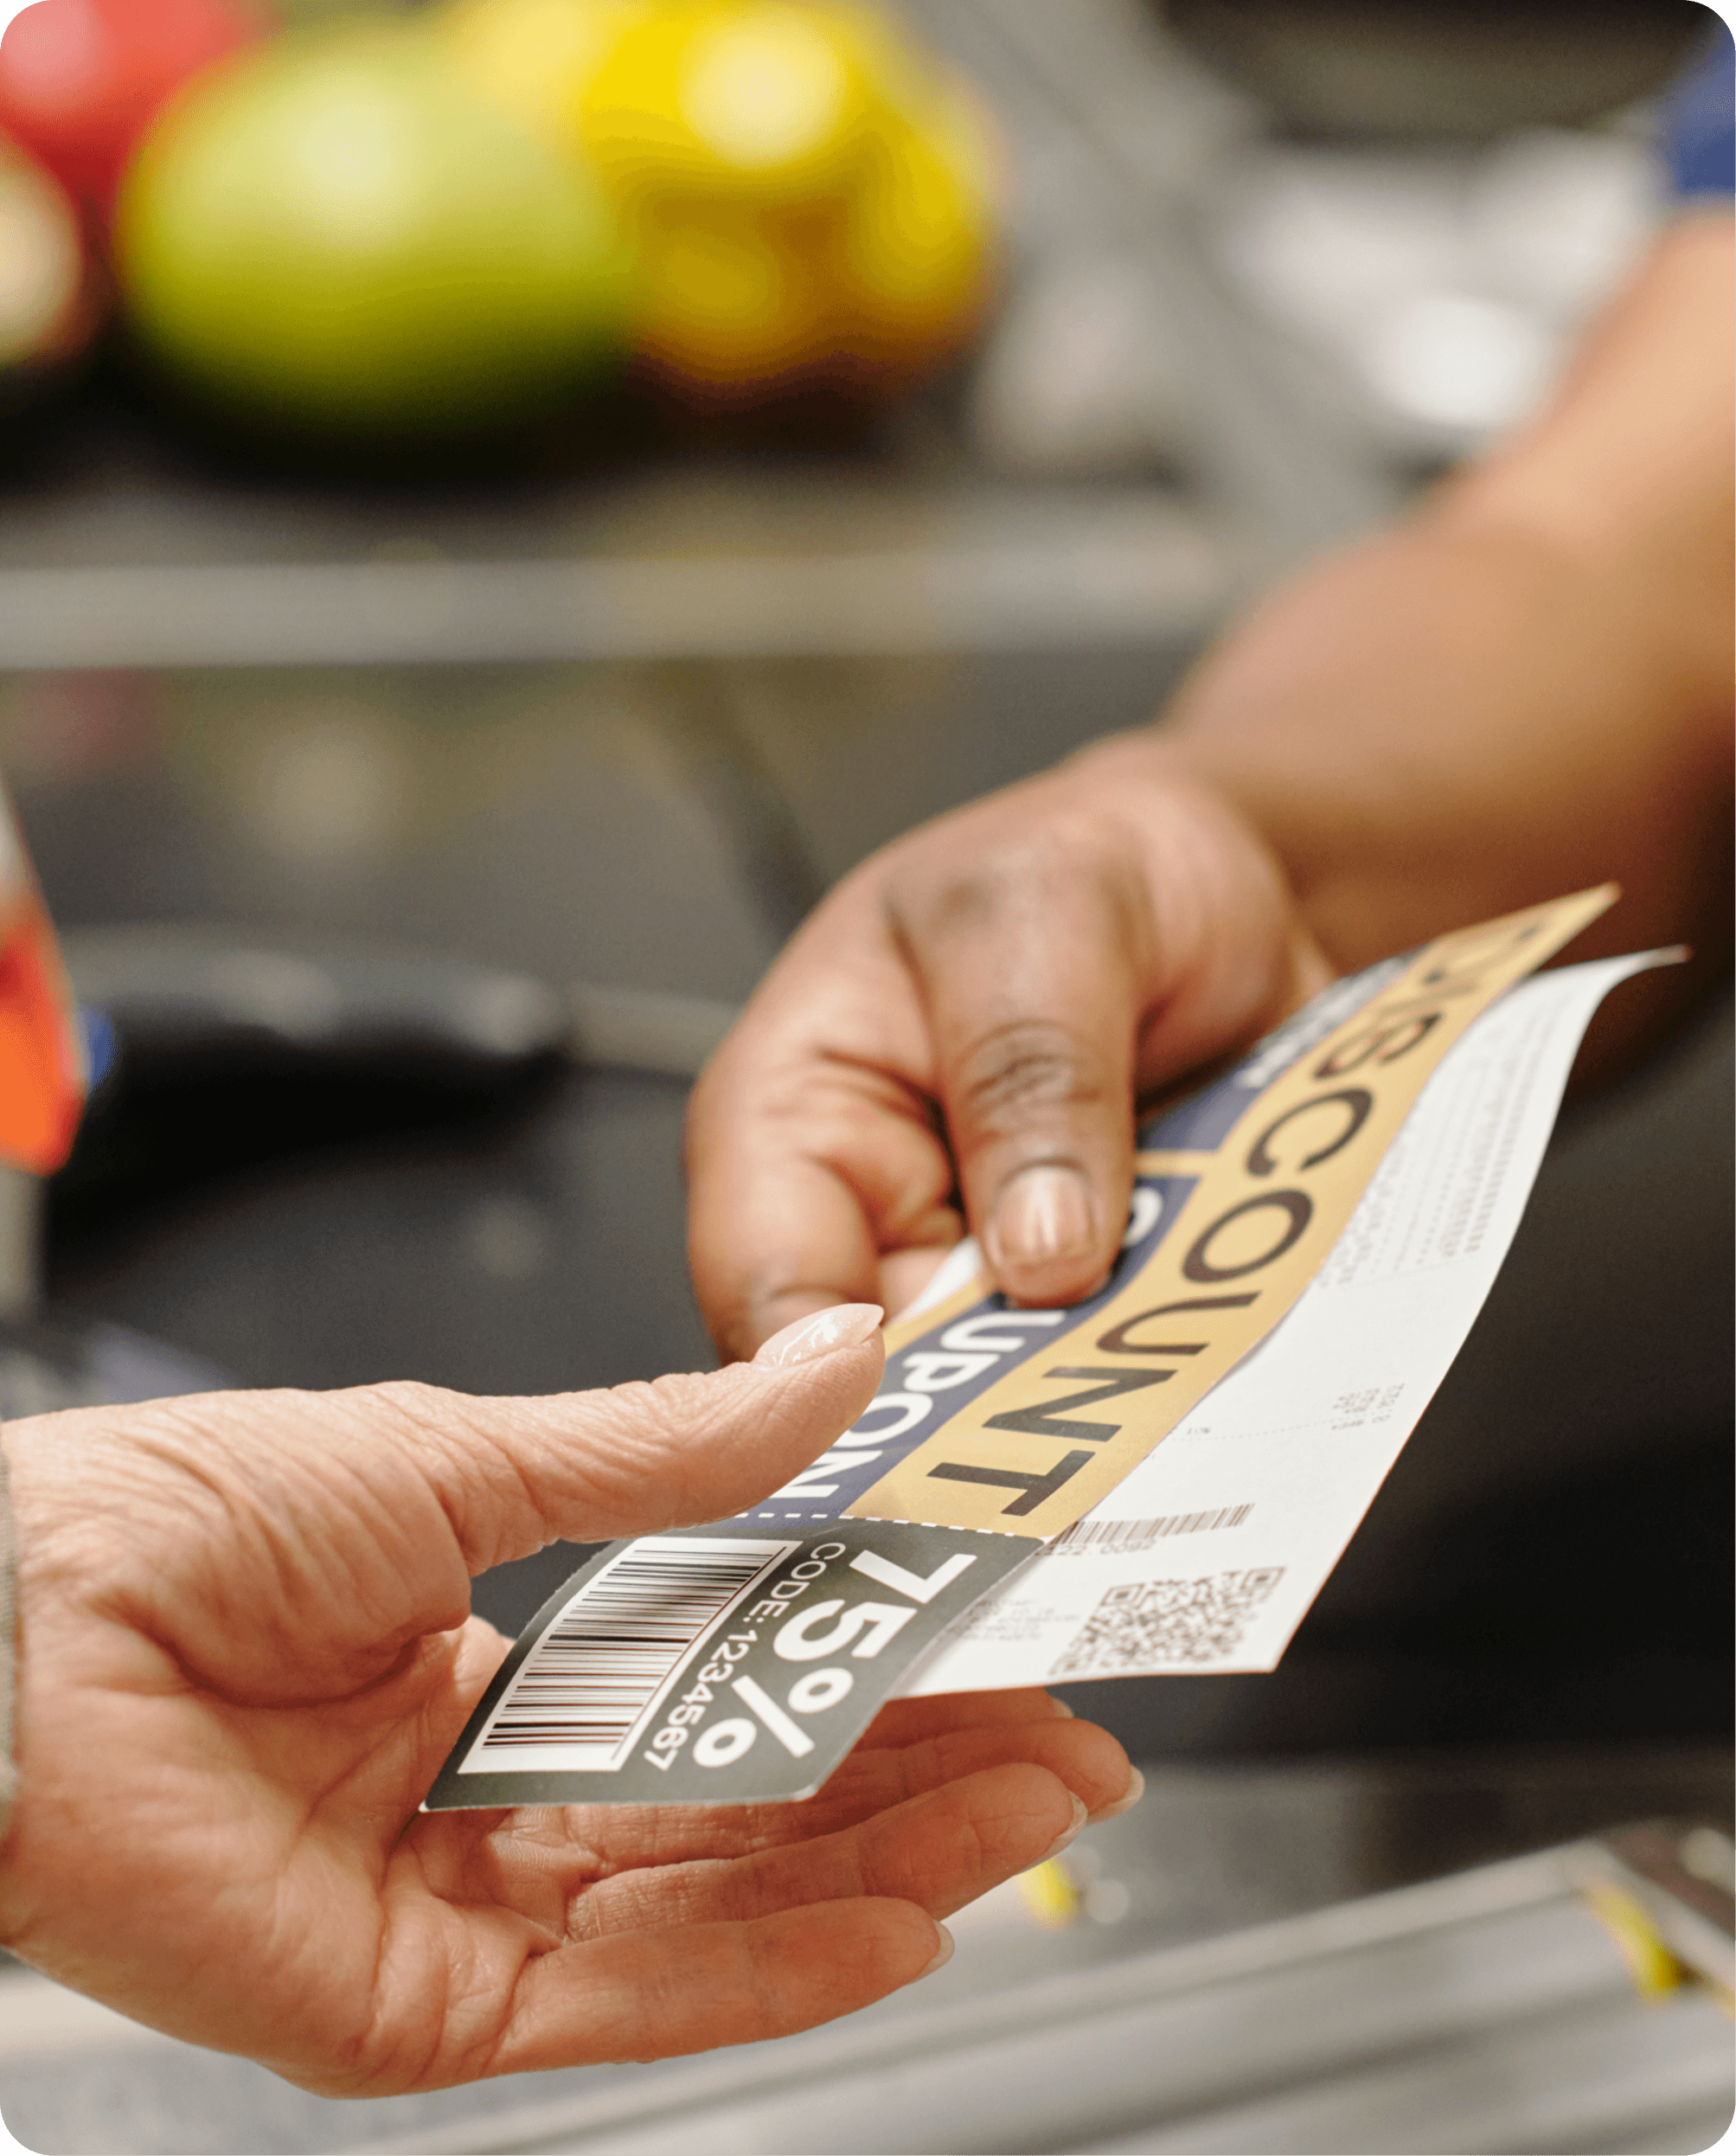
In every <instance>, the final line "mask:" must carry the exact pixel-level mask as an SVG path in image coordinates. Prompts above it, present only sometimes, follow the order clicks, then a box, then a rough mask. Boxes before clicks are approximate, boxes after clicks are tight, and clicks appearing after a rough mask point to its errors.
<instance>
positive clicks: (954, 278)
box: [439, 0, 1000, 402]
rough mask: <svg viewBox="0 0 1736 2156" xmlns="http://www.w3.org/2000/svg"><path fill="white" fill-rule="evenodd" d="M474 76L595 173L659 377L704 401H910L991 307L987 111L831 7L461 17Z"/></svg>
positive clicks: (680, 7) (587, 6)
mask: <svg viewBox="0 0 1736 2156" xmlns="http://www.w3.org/2000/svg"><path fill="white" fill-rule="evenodd" d="M439 22H440V29H441V32H442V34H443V35H445V38H446V39H447V40H448V41H449V43H450V45H451V48H452V51H453V52H454V54H455V55H457V56H458V58H459V59H460V61H462V63H463V64H464V67H465V70H466V74H467V79H469V80H474V81H475V82H476V83H477V87H480V88H482V89H484V91H485V92H486V93H488V94H489V95H490V96H492V97H495V98H496V99H499V100H500V101H501V102H502V103H503V105H505V106H509V108H510V109H512V110H513V111H515V112H517V113H518V114H520V115H521V116H522V118H523V119H525V120H527V121H528V122H529V123H530V124H531V125H535V126H536V127H538V128H540V129H541V130H542V131H544V132H547V133H548V134H549V135H550V137H551V138H554V139H556V140H559V141H561V143H562V144H564V145H565V147H566V148H567V151H568V153H569V154H578V155H583V156H586V157H589V158H590V159H592V160H593V161H594V164H595V165H596V167H597V169H598V170H599V171H600V172H601V174H602V175H603V176H604V179H605V182H606V183H607V184H608V185H609V187H610V189H612V192H613V194H614V196H615V197H616V199H617V201H618V202H619V203H620V205H621V207H622V209H623V211H624V213H625V215H626V216H627V217H628V219H629V220H630V221H631V224H632V225H633V227H634V228H635V229H636V231H637V233H638V234H640V237H641V241H642V245H643V247H644V256H645V260H646V264H647V276H646V280H645V293H644V305H643V308H642V311H641V314H640V317H639V319H638V323H637V349H638V350H639V352H640V354H641V355H642V356H643V358H644V360H645V361H646V363H648V364H649V365H650V368H651V369H653V370H654V371H655V372H656V373H657V374H659V375H662V376H663V378H665V379H666V380H669V381H670V382H672V383H673V384H674V385H675V386H676V388H679V389H681V390H682V391H684V392H685V393H687V394H689V395H697V396H699V398H700V399H701V401H712V402H714V401H753V400H755V399H757V398H758V397H759V396H760V395H764V394H765V393H766V391H767V390H768V389H769V390H774V391H775V390H776V389H777V388H779V387H783V386H788V385H790V384H792V383H796V382H804V381H810V380H813V379H817V378H820V379H827V380H830V381H833V382H849V384H850V385H851V386H852V387H853V388H858V389H860V388H888V387H897V386H900V385H901V384H902V383H904V382H906V381H908V380H909V379H910V378H911V377H912V376H913V375H915V374H918V373H920V372H921V371H923V370H924V369H927V368H930V367H932V366H933V365H934V364H935V363H937V362H938V361H940V360H943V359H945V357H947V356H950V355H951V353H953V352H954V351H956V350H958V348H959V347H960V346H961V345H962V344H963V343H964V341H965V339H966V338H967V337H969V335H970V332H971V331H972V330H973V329H974V328H975V327H976V326H977V322H978V320H979V319H980V318H981V316H982V313H983V308H984V305H985V304H986V300H987V298H988V294H989V289H990V274H991V269H992V262H993V254H994V241H995V234H996V223H997V202H996V197H997V195H998V193H999V191H1000V189H999V185H998V162H999V161H998V156H997V150H996V140H995V137H994V134H993V131H992V128H991V126H990V122H989V120H988V119H987V116H986V115H985V113H984V112H983V110H982V108H981V107H980V106H979V105H978V104H977V101H976V100H975V99H974V98H973V97H972V96H971V95H970V93H968V91H966V90H965V89H964V87H962V86H960V85H959V84H958V82H957V81H956V80H954V79H952V78H951V76H950V75H949V74H946V73H945V72H944V71H943V70H942V68H941V67H940V66H939V64H938V62H936V61H933V60H932V59H931V58H930V57H929V56H928V55H925V54H923V53H922V52H920V51H919V49H918V48H916V46H915V45H914V44H913V43H912V42H911V41H910V40H909V39H908V38H907V37H906V35H905V34H904V32H903V31H902V29H900V27H899V26H898V25H897V24H895V23H894V22H893V21H892V19H891V18H890V17H888V16H882V15H881V14H880V13H879V12H877V11H875V10H871V9H868V8H866V7H860V6H851V5H844V4H837V3H836V0H447V4H446V6H445V9H444V10H442V11H441V16H440V17H439Z"/></svg>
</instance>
